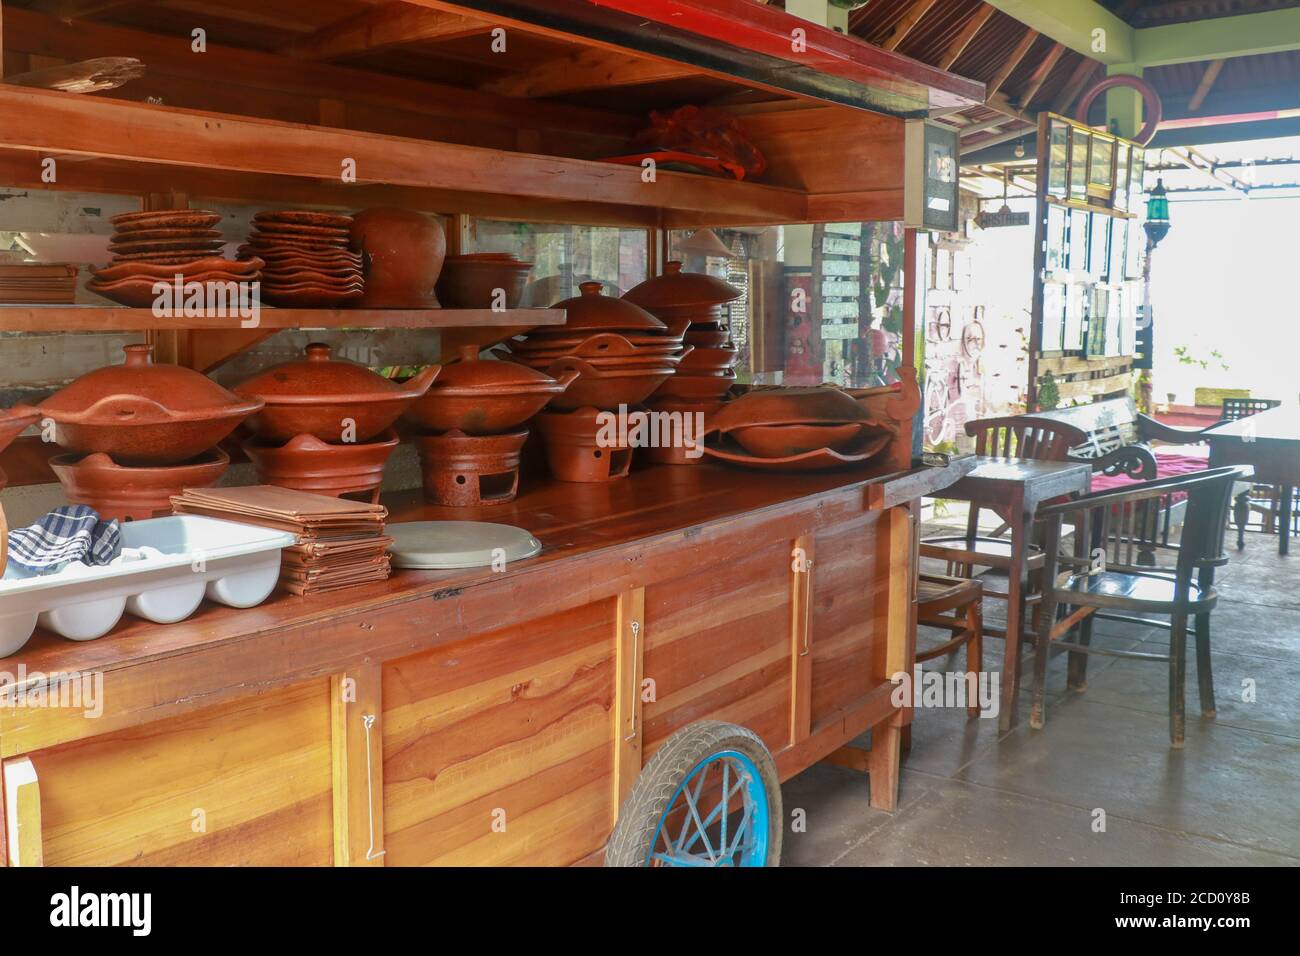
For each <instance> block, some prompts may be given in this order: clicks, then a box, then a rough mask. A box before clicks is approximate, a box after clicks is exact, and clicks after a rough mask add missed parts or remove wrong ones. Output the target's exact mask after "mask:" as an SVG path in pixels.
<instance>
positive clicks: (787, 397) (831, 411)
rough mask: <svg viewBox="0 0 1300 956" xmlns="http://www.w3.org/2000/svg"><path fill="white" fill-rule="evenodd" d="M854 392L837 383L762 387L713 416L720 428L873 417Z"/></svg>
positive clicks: (842, 421)
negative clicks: (855, 397) (850, 392)
mask: <svg viewBox="0 0 1300 956" xmlns="http://www.w3.org/2000/svg"><path fill="white" fill-rule="evenodd" d="M870 417H871V416H870V415H869V414H868V413H867V411H866V409H864V408H863V407H862V406H861V405H859V404H858V403H857V402H856V401H854V400H853V397H852V396H851V395H848V394H846V393H845V392H844V391H843V390H841V389H838V388H835V387H833V386H824V385H818V386H812V387H807V388H761V389H755V390H753V391H751V392H748V393H746V394H745V395H743V396H741V397H740V398H738V399H736V400H735V401H734V402H731V403H730V404H729V405H728V406H727V407H726V408H725V409H723V410H722V411H721V412H719V413H718V414H717V415H716V416H715V417H714V420H713V423H712V424H713V426H714V427H715V428H716V429H717V430H718V431H720V432H729V431H731V430H732V429H733V428H741V427H744V426H747V425H804V424H820V425H846V424H849V423H851V422H862V421H866V420H868V419H870Z"/></svg>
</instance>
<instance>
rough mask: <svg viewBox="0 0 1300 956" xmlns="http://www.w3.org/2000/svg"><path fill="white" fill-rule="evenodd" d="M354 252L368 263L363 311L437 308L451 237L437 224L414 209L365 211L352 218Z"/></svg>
mask: <svg viewBox="0 0 1300 956" xmlns="http://www.w3.org/2000/svg"><path fill="white" fill-rule="evenodd" d="M351 236H352V248H353V249H354V250H355V251H357V252H360V253H361V254H362V256H363V258H364V261H365V276H366V291H365V295H364V296H362V298H361V300H360V301H359V302H358V303H357V304H358V306H359V307H361V308H364V309H436V308H438V307H439V305H438V296H437V295H436V293H435V292H434V286H435V285H437V282H438V275H439V274H440V273H441V272H442V262H443V259H444V258H445V257H446V255H447V237H446V235H445V234H444V233H443V231H442V226H441V225H440V224H439V222H438V220H437V219H435V218H433V217H432V216H426V215H424V214H423V213H419V212H414V211H412V210H410V209H390V208H379V209H366V210H363V211H361V212H359V213H357V214H356V215H355V216H353V217H352V231H351Z"/></svg>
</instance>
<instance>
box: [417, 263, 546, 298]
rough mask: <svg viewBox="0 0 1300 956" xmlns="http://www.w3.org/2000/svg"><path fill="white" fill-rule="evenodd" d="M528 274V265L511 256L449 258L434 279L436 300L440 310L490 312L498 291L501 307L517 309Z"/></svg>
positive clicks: (530, 267) (531, 268) (530, 269)
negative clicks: (500, 291)
mask: <svg viewBox="0 0 1300 956" xmlns="http://www.w3.org/2000/svg"><path fill="white" fill-rule="evenodd" d="M532 271H533V264H532V263H531V262H521V261H520V260H518V259H516V258H514V257H513V256H494V255H491V254H487V255H483V254H479V255H464V256H449V257H447V259H446V260H445V261H444V262H443V264H442V273H441V274H440V275H439V276H438V284H437V293H438V301H439V302H441V303H442V307H443V308H444V309H491V308H495V307H496V306H497V301H496V296H497V291H496V290H497V289H500V290H502V293H503V298H502V301H501V307H503V308H506V309H517V308H518V307H519V303H520V301H521V300H522V299H523V296H524V287H525V286H527V285H528V274H529V273H530V272H532Z"/></svg>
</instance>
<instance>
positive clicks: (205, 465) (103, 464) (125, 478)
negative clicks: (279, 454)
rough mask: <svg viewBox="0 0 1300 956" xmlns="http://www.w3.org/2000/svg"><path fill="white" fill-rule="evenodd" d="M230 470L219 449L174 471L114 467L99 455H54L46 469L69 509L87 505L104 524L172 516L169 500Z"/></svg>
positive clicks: (171, 468) (226, 457) (211, 482)
mask: <svg viewBox="0 0 1300 956" xmlns="http://www.w3.org/2000/svg"><path fill="white" fill-rule="evenodd" d="M229 467H230V456H229V455H227V454H226V453H225V452H224V451H222V450H221V449H220V448H213V449H211V450H210V451H207V452H204V453H203V454H202V455H199V456H198V457H197V458H195V459H194V460H193V461H188V462H184V463H182V464H179V465H160V466H156V467H142V468H141V467H131V466H128V465H119V464H118V463H117V462H115V461H113V459H112V458H111V457H109V456H108V455H106V454H104V453H103V452H96V453H95V454H93V455H86V456H84V457H82V456H81V455H56V456H55V457H53V458H51V459H50V468H51V469H52V470H53V472H54V474H55V475H56V476H57V477H58V479H59V484H61V485H62V486H63V494H64V496H65V497H66V498H67V499H68V501H70V502H72V503H73V504H79V505H89V506H90V507H91V508H94V509H95V510H96V511H98V512H99V515H100V517H101V518H103V519H104V520H106V521H108V520H112V519H117V520H118V521H142V520H144V519H146V518H154V517H158V516H160V515H169V514H171V513H172V502H171V499H172V497H173V496H175V495H179V494H180V493H181V492H182V491H184V490H185V489H186V488H207V487H209V486H211V485H214V484H216V483H217V480H218V479H219V478H220V477H221V476H222V475H223V474H225V473H226V469H227V468H229Z"/></svg>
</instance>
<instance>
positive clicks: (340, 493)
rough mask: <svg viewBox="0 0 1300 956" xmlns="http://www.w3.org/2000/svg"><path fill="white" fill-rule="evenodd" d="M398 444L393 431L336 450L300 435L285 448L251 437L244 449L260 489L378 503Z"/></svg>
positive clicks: (337, 446) (389, 430) (286, 443)
mask: <svg viewBox="0 0 1300 956" xmlns="http://www.w3.org/2000/svg"><path fill="white" fill-rule="evenodd" d="M397 445H398V437H397V432H396V431H394V430H393V429H391V428H390V429H388V430H387V431H386V432H384V433H383V434H382V435H380V436H379V437H378V438H377V439H375V440H374V441H368V442H352V443H349V444H339V445H332V444H329V443H328V442H323V441H321V440H320V439H319V438H317V437H315V436H314V435H298V436H297V437H296V438H291V439H290V440H289V441H287V442H285V443H283V444H278V443H274V442H267V441H265V440H263V439H260V438H252V439H249V440H247V441H245V442H243V443H242V445H241V446H240V447H241V448H243V449H244V454H246V455H247V456H248V458H249V460H250V461H252V463H253V467H254V468H255V469H256V470H257V477H258V480H259V481H261V482H262V484H266V485H277V486H278V487H281V488H292V489H294V490H295V491H308V492H312V493H314V494H318V495H329V496H331V497H334V498H342V497H344V496H345V495H365V496H367V497H368V498H369V500H370V502H371V503H372V504H377V503H378V502H379V488H380V485H382V484H383V482H384V466H385V465H386V464H387V463H388V459H389V456H391V455H392V453H393V450H394V449H395V448H397Z"/></svg>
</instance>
